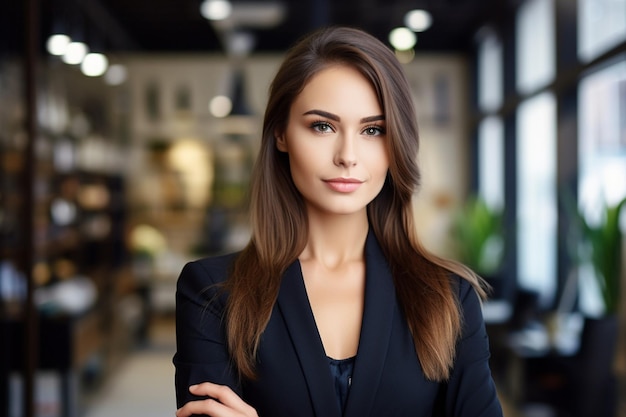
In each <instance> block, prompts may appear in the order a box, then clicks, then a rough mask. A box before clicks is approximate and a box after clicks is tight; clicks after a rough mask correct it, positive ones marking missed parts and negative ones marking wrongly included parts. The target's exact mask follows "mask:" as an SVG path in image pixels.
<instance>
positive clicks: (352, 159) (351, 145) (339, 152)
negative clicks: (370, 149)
mask: <svg viewBox="0 0 626 417" xmlns="http://www.w3.org/2000/svg"><path fill="white" fill-rule="evenodd" d="M333 162H334V163H335V165H337V166H341V167H345V168H348V167H352V166H355V165H356V163H357V152H356V138H354V137H353V136H350V135H342V137H341V138H339V139H338V141H337V149H336V151H335V158H334V161H333Z"/></svg>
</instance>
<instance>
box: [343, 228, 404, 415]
mask: <svg viewBox="0 0 626 417" xmlns="http://www.w3.org/2000/svg"><path fill="white" fill-rule="evenodd" d="M365 260H366V282H365V308H364V312H363V323H362V324H361V336H360V340H359V349H358V352H357V357H356V362H355V366H354V373H353V375H352V385H351V386H350V394H349V395H348V402H347V404H346V409H345V414H344V415H345V417H363V416H368V415H370V410H371V408H372V404H373V401H374V398H375V394H376V391H377V388H378V384H379V382H380V379H381V375H382V371H383V367H384V365H385V359H386V356H387V348H388V346H389V339H390V337H391V327H392V326H391V322H392V320H393V312H394V308H395V306H396V299H395V297H396V293H395V286H394V284H393V279H392V276H391V271H390V270H389V266H388V265H387V261H386V259H385V257H384V255H383V253H382V251H381V249H380V246H379V245H378V241H377V240H376V238H375V236H374V234H373V232H372V231H370V233H369V234H368V237H367V241H366V244H365Z"/></svg>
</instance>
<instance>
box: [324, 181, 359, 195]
mask: <svg viewBox="0 0 626 417" xmlns="http://www.w3.org/2000/svg"><path fill="white" fill-rule="evenodd" d="M324 182H325V183H326V185H328V187H329V188H330V189H331V190H334V191H337V192H340V193H351V192H353V191H356V190H357V189H358V188H359V187H360V186H361V184H363V181H361V180H358V179H356V178H331V179H328V180H324Z"/></svg>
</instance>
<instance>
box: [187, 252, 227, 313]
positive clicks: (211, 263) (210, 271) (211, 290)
mask: <svg viewBox="0 0 626 417" xmlns="http://www.w3.org/2000/svg"><path fill="white" fill-rule="evenodd" d="M236 258H237V253H230V254H226V255H220V256H212V257H206V258H201V259H197V260H194V261H190V262H188V263H187V264H185V266H184V267H183V269H182V270H181V272H180V275H179V277H178V281H177V283H176V293H177V299H178V300H182V299H187V300H194V302H195V303H197V304H204V303H205V302H206V301H208V300H212V299H214V298H215V297H216V296H220V297H219V298H222V297H221V296H224V295H225V294H224V292H223V284H224V283H225V281H226V280H227V279H228V276H229V274H230V270H231V267H232V265H233V263H234V261H235V259H236Z"/></svg>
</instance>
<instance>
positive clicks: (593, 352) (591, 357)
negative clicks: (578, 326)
mask: <svg viewBox="0 0 626 417" xmlns="http://www.w3.org/2000/svg"><path fill="white" fill-rule="evenodd" d="M570 201H571V202H573V201H574V200H573V199H570ZM625 205H626V198H624V199H622V200H621V201H620V202H618V203H617V204H615V205H605V206H604V207H603V213H602V218H601V219H600V221H599V222H597V223H591V222H588V221H587V219H586V218H585V216H584V214H583V213H582V212H581V211H579V210H576V209H575V208H576V205H575V204H570V205H569V206H570V207H571V213H572V215H573V218H574V220H575V222H574V228H573V231H574V232H576V233H577V234H578V236H577V239H572V242H573V243H574V246H575V247H574V248H573V249H574V259H575V266H577V267H579V266H580V265H583V264H588V265H589V266H591V268H592V269H593V276H594V278H595V280H596V283H597V286H598V289H599V292H600V294H601V298H602V301H603V307H604V311H603V313H602V314H601V315H599V316H596V315H593V316H589V315H586V316H585V319H584V324H583V328H582V333H581V335H580V344H579V349H578V353H577V355H576V356H575V361H576V369H577V370H578V372H579V374H580V375H584V377H582V378H578V379H577V383H576V384H574V387H575V389H577V391H574V393H575V395H574V397H576V399H577V401H576V402H575V403H574V404H575V407H576V408H577V409H578V410H579V411H580V412H581V415H596V414H597V415H600V414H601V415H612V414H613V412H612V411H611V412H610V414H609V411H608V410H615V407H616V404H617V396H616V388H615V384H616V382H615V381H616V379H615V370H614V360H615V354H616V352H617V341H618V329H619V315H618V311H619V309H620V308H621V307H620V304H621V299H620V298H621V297H620V291H621V285H622V280H623V271H622V249H623V248H622V246H623V237H622V233H621V230H620V224H619V220H620V219H619V218H620V213H621V210H622V208H623V207H624V206H625ZM603 407H604V408H603ZM598 410H605V411H598Z"/></svg>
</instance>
